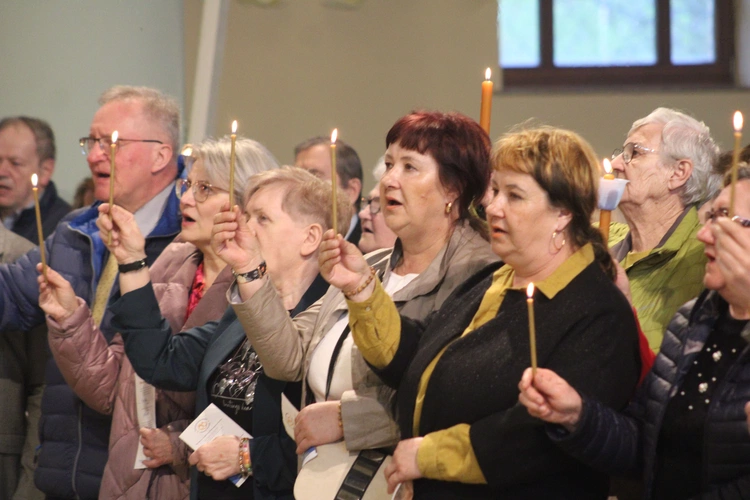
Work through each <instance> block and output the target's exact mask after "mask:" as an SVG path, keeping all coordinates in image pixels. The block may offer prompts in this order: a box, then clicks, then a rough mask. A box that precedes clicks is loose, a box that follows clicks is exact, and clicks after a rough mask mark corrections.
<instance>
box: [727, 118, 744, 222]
mask: <svg viewBox="0 0 750 500" xmlns="http://www.w3.org/2000/svg"><path fill="white" fill-rule="evenodd" d="M733 121H734V151H733V153H732V185H731V187H730V188H729V217H734V187H735V185H736V184H737V163H738V162H739V160H740V142H741V141H742V113H740V112H739V111H735V112H734V120H733Z"/></svg>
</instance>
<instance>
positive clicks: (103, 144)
mask: <svg viewBox="0 0 750 500" xmlns="http://www.w3.org/2000/svg"><path fill="white" fill-rule="evenodd" d="M122 142H153V143H156V144H164V143H163V142H162V141H157V140H156V139H123V138H120V139H117V143H116V145H115V153H117V151H118V150H119V149H120V146H123V145H124V144H121V143H122ZM78 144H79V145H80V146H81V153H83V155H84V156H85V155H88V154H89V153H90V152H91V150H92V149H94V146H96V145H97V144H98V145H99V148H100V149H101V150H102V152H104V154H109V151H110V146H111V145H112V139H111V138H110V137H91V136H88V137H81V138H80V139H78Z"/></svg>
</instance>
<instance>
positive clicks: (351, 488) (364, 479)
mask: <svg viewBox="0 0 750 500" xmlns="http://www.w3.org/2000/svg"><path fill="white" fill-rule="evenodd" d="M387 456H388V455H387V454H386V453H385V452H383V451H382V450H362V451H360V452H359V454H358V455H357V458H356V459H355V460H354V463H353V464H352V466H351V467H350V468H349V472H347V473H346V477H344V481H343V482H342V483H341V487H340V488H339V491H338V492H337V493H336V496H334V497H333V499H334V500H360V499H361V498H362V497H363V496H364V494H365V492H366V491H367V488H368V486H370V482H371V481H372V478H373V477H375V474H376V473H377V472H378V469H379V468H380V466H381V465H382V464H383V461H384V460H385V457H387Z"/></svg>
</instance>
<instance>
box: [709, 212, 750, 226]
mask: <svg viewBox="0 0 750 500" xmlns="http://www.w3.org/2000/svg"><path fill="white" fill-rule="evenodd" d="M719 217H727V218H729V210H727V209H726V208H720V209H718V210H715V209H713V208H711V209H710V210H709V211H708V212H706V222H705V223H706V224H712V223H713V222H714V221H715V220H716V219H717V218H719ZM730 220H731V221H732V222H736V223H737V224H739V225H740V226H742V227H750V219H746V218H744V217H740V216H739V215H735V216H734V217H732V218H731V219H730Z"/></svg>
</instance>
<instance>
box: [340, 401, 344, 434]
mask: <svg viewBox="0 0 750 500" xmlns="http://www.w3.org/2000/svg"><path fill="white" fill-rule="evenodd" d="M339 428H340V429H343V428H344V420H343V419H342V418H341V401H339Z"/></svg>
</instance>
